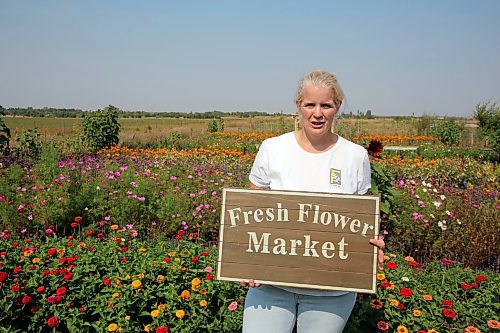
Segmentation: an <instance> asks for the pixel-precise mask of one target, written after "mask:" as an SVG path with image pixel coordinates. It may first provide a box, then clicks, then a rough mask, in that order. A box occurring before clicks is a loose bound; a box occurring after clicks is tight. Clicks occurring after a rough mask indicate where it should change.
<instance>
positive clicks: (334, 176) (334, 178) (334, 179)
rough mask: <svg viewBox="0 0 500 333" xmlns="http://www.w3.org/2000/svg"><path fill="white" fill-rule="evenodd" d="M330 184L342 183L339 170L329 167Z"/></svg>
mask: <svg viewBox="0 0 500 333" xmlns="http://www.w3.org/2000/svg"><path fill="white" fill-rule="evenodd" d="M330 185H334V186H340V185H342V181H341V177H340V170H338V169H334V168H330Z"/></svg>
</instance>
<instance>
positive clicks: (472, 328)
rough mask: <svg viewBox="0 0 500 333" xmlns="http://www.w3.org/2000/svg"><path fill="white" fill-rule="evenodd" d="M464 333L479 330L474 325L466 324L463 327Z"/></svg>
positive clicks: (479, 331)
mask: <svg viewBox="0 0 500 333" xmlns="http://www.w3.org/2000/svg"><path fill="white" fill-rule="evenodd" d="M464 333H481V330H480V329H479V328H477V327H474V326H467V327H466V328H465V329H464Z"/></svg>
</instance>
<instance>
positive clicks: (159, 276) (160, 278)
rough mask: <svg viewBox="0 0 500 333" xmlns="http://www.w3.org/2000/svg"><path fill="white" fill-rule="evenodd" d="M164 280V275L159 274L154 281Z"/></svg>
mask: <svg viewBox="0 0 500 333" xmlns="http://www.w3.org/2000/svg"><path fill="white" fill-rule="evenodd" d="M164 280H165V276H163V275H161V274H160V275H158V276H157V277H156V282H163V281H164Z"/></svg>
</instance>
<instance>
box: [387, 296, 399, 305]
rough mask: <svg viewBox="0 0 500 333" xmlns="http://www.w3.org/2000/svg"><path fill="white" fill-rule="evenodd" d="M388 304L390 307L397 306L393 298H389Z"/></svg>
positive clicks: (397, 302) (397, 303)
mask: <svg viewBox="0 0 500 333" xmlns="http://www.w3.org/2000/svg"><path fill="white" fill-rule="evenodd" d="M389 304H390V305H391V306H395V307H396V306H398V305H399V301H398V300H397V299H394V298H389Z"/></svg>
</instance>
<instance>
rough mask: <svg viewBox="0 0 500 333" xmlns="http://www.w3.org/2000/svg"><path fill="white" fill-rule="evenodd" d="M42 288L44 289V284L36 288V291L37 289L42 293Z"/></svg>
mask: <svg viewBox="0 0 500 333" xmlns="http://www.w3.org/2000/svg"><path fill="white" fill-rule="evenodd" d="M44 290H45V287H44V286H40V287H38V288H36V291H38V292H39V293H43V291H44Z"/></svg>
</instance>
